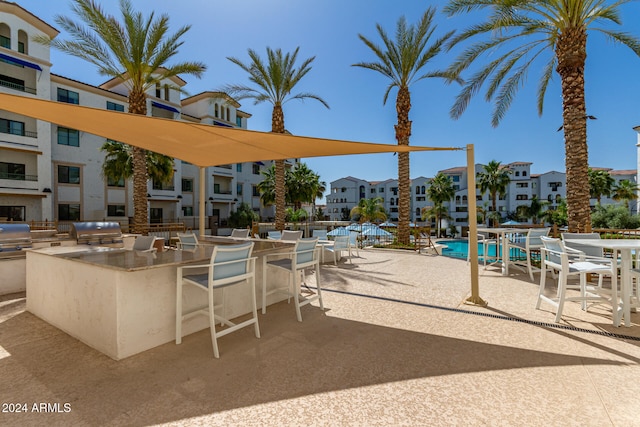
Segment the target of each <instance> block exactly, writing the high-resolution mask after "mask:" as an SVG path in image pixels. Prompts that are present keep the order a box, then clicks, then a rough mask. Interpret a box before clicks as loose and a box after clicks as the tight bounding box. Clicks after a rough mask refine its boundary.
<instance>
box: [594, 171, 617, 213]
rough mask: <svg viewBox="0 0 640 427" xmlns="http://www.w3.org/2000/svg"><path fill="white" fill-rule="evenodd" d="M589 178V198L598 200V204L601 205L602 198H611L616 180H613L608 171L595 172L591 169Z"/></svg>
mask: <svg viewBox="0 0 640 427" xmlns="http://www.w3.org/2000/svg"><path fill="white" fill-rule="evenodd" d="M587 176H588V179H589V196H590V197H591V198H592V199H596V200H597V202H598V204H600V200H601V199H602V196H607V197H609V196H610V195H611V191H612V190H613V185H614V184H615V183H616V180H615V179H613V177H612V176H611V174H610V173H609V172H608V171H606V170H593V169H591V168H589V169H588V170H587Z"/></svg>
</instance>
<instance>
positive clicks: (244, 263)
mask: <svg viewBox="0 0 640 427" xmlns="http://www.w3.org/2000/svg"><path fill="white" fill-rule="evenodd" d="M252 251H253V242H247V243H243V244H240V245H229V246H215V247H214V248H213V253H212V254H211V261H210V263H209V264H203V265H187V266H183V267H178V277H177V281H176V285H177V290H176V344H180V343H181V342H182V322H183V321H184V320H186V319H188V318H191V317H193V316H196V315H198V314H205V315H207V316H209V327H210V329H211V343H212V345H213V355H214V357H216V358H219V357H220V353H219V351H218V341H217V338H219V337H223V336H225V335H227V334H229V333H231V332H234V331H237V330H238V329H241V328H244V327H246V326H249V325H254V328H255V334H256V338H260V327H259V326H258V312H257V308H256V288H255V262H256V258H252V257H251V252H252ZM203 268H208V272H207V273H200V274H198V273H197V272H194V274H185V273H187V272H189V271H192V270H194V269H203ZM245 282H248V283H249V287H250V289H251V295H250V298H251V308H252V312H253V317H252V318H251V319H249V320H245V321H244V322H242V323H238V324H234V323H232V322H231V321H229V320H228V319H225V318H224V317H222V316H219V315H217V314H215V308H217V307H220V306H222V305H224V299H225V293H224V290H225V288H226V287H228V286H232V285H238V284H242V283H245ZM184 285H192V286H195V287H196V288H197V289H200V290H202V291H205V292H207V293H208V304H207V305H205V306H203V307H198V308H196V309H193V310H191V311H189V312H187V313H183V308H182V287H183V286H184ZM216 289H222V290H223V296H222V300H223V301H222V304H220V305H218V306H215V305H214V297H213V294H214V291H215V290H216ZM216 322H219V323H220V324H221V325H222V324H225V325H227V326H229V327H228V328H226V329H222V330H221V331H216V326H215V325H216Z"/></svg>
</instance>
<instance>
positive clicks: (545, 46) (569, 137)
mask: <svg viewBox="0 0 640 427" xmlns="http://www.w3.org/2000/svg"><path fill="white" fill-rule="evenodd" d="M630 1H631V0H618V1H615V2H613V3H611V4H607V2H605V1H604V0H589V1H585V0H512V1H503V0H450V1H449V3H448V5H447V6H446V7H445V8H444V11H445V13H446V14H448V15H449V16H453V15H456V14H461V13H468V12H472V11H482V12H485V11H486V12H488V13H486V14H485V15H484V16H486V21H485V22H483V23H480V24H475V25H473V26H471V27H469V28H468V29H467V30H465V31H463V32H462V33H460V34H459V35H457V36H456V37H455V38H453V39H452V40H451V43H450V45H449V46H453V45H456V44H458V43H460V42H463V41H467V40H469V39H472V38H476V36H480V37H482V36H484V35H486V36H487V39H482V38H481V39H480V40H477V41H475V42H474V43H473V44H471V46H469V47H467V48H466V49H465V50H464V51H463V52H462V53H461V54H460V56H459V57H458V58H457V59H456V61H454V63H453V64H452V66H451V68H450V71H452V72H453V73H455V74H456V75H459V74H460V73H462V72H463V71H465V70H466V69H468V68H469V67H471V65H472V64H473V63H475V62H476V60H477V59H478V58H480V57H482V56H483V55H486V57H487V58H489V59H488V61H489V62H488V64H486V65H484V66H483V67H481V68H480V69H479V70H478V71H477V72H476V73H475V74H473V75H472V76H471V78H470V79H468V80H467V81H466V83H465V85H464V87H463V89H462V91H461V93H460V94H459V95H458V97H457V99H456V101H455V103H454V105H453V107H452V109H451V115H452V116H453V117H454V118H458V117H460V115H462V113H463V112H464V110H465V109H466V107H467V105H468V104H469V101H470V99H471V97H473V96H474V95H475V94H476V93H477V92H478V91H479V90H480V88H481V87H482V85H483V84H484V83H485V82H486V81H487V80H488V83H487V85H488V86H487V91H486V94H485V99H487V100H492V99H493V100H495V108H494V111H493V116H492V124H493V125H494V126H497V125H498V123H499V122H500V120H501V119H502V118H503V116H504V115H505V113H506V111H507V109H508V108H509V106H510V105H511V102H512V100H513V98H514V96H515V93H516V91H517V90H518V89H519V88H520V87H521V86H523V84H524V80H525V78H526V75H527V72H528V71H529V69H530V66H531V65H532V64H534V63H537V61H536V60H537V59H539V58H543V57H544V56H545V55H546V56H547V57H548V62H547V63H546V65H544V66H543V67H541V68H542V73H541V77H540V82H539V85H538V113H539V114H540V115H541V114H542V110H543V101H544V95H545V92H546V89H547V86H548V84H549V81H550V80H551V77H552V75H553V71H554V70H555V71H556V72H557V73H558V74H559V75H560V81H561V87H562V101H563V106H562V110H563V112H562V118H563V127H562V128H563V129H564V139H565V152H566V172H567V206H568V210H569V230H570V231H578V230H586V229H590V227H591V213H590V207H589V185H588V179H587V169H588V164H589V163H588V152H587V118H592V116H588V115H587V110H586V104H585V87H584V68H585V60H586V57H587V32H596V33H601V34H604V35H605V36H606V37H607V38H608V39H609V40H611V41H613V42H617V43H621V44H623V45H626V46H628V47H629V48H631V49H632V50H633V51H634V53H635V54H636V55H638V56H640V41H639V40H638V39H637V38H635V37H633V36H631V35H629V34H628V33H624V32H619V31H614V30H611V29H610V28H606V27H604V26H598V25H597V24H599V23H602V24H618V25H619V24H621V21H620V14H619V9H620V6H621V5H623V4H625V3H629V2H630ZM501 48H502V49H504V50H501ZM536 68H537V66H536Z"/></svg>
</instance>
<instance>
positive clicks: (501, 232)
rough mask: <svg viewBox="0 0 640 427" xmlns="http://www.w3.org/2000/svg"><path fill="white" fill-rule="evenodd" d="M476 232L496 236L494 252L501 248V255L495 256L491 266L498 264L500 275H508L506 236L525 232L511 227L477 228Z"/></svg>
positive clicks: (507, 243)
mask: <svg viewBox="0 0 640 427" xmlns="http://www.w3.org/2000/svg"><path fill="white" fill-rule="evenodd" d="M476 230H477V231H478V232H479V233H488V234H494V235H495V236H496V239H498V245H496V251H498V246H501V247H502V249H501V251H502V254H501V255H499V254H496V258H497V260H496V261H495V262H493V263H491V265H495V264H497V263H500V264H501V266H502V275H503V276H508V275H509V239H508V237H507V235H508V234H512V233H522V232H526V230H525V229H522V228H513V227H496V228H491V227H478V228H477V229H476Z"/></svg>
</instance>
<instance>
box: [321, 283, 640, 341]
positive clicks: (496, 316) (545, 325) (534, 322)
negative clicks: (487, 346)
mask: <svg viewBox="0 0 640 427" xmlns="http://www.w3.org/2000/svg"><path fill="white" fill-rule="evenodd" d="M313 288H314V289H315V287H313ZM322 290H323V291H324V292H333V293H336V294H344V295H352V296H356V297H362V298H372V299H376V300H381V301H389V302H397V303H400V304H407V305H415V306H418V307H425V308H433V309H435V310H443V311H451V312H455V313H463V314H471V315H474V316H481V317H491V318H493V319H501V320H509V321H511V322H520V323H526V324H528V325H534V326H542V327H543V328H550V329H562V330H567V331H575V332H583V333H586V334H594V335H603V336H605V337H611V338H619V339H625V340H631V341H640V337H634V336H631V335H624V334H616V333H614V332H607V331H595V330H593V329H586V328H578V327H575V326H569V325H559V324H557V323H547V322H540V321H537V320H527V319H520V318H517V317H509V316H504V315H500V314H493V313H482V312H479V311H471V310H464V309H462V308H455V307H443V306H440V305H434V304H427V303H422V302H415V301H404V300H400V299H396V298H389V297H381V296H376V295H366V294H360V293H357V292H350V291H341V290H338V289H322Z"/></svg>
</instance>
